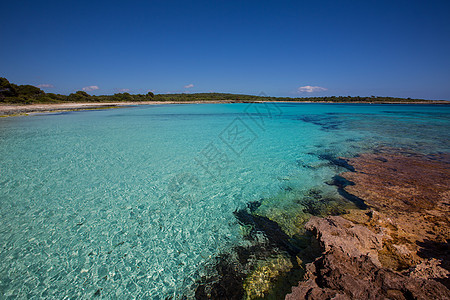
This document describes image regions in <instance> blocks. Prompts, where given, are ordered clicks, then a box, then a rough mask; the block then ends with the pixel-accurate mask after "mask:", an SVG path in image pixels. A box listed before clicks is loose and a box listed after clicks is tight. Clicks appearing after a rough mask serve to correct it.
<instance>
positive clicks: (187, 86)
mask: <svg viewBox="0 0 450 300" xmlns="http://www.w3.org/2000/svg"><path fill="white" fill-rule="evenodd" d="M193 87H194V85H193V84H192V83H191V84H188V85H185V86H184V88H185V89H190V88H193Z"/></svg>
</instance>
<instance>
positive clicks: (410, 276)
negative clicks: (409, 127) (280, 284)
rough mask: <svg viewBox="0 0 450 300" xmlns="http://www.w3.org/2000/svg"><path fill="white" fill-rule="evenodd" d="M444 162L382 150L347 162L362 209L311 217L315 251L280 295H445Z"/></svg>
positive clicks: (351, 189)
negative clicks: (302, 273) (297, 278)
mask: <svg viewBox="0 0 450 300" xmlns="http://www.w3.org/2000/svg"><path fill="white" fill-rule="evenodd" d="M449 162H450V160H449V157H448V156H445V155H429V156H425V155H419V154H412V153H401V154H399V152H398V150H396V151H389V150H383V151H381V152H379V153H376V154H364V155H361V156H359V157H356V158H353V159H349V160H348V163H349V164H350V165H352V166H353V167H354V169H355V170H354V172H346V173H344V174H341V175H342V177H343V178H345V179H346V180H348V182H347V183H346V184H345V185H344V187H343V189H344V191H345V192H347V193H349V194H351V195H353V196H355V197H358V198H360V199H362V200H364V202H365V204H367V205H368V209H366V210H351V211H350V213H348V214H346V215H343V216H342V217H341V216H334V217H326V218H317V217H313V218H311V220H310V221H309V222H308V223H307V225H306V228H307V229H308V230H310V231H311V232H313V233H314V234H315V235H316V238H317V239H318V241H319V243H320V245H321V247H322V249H323V254H322V256H320V257H319V258H318V259H316V260H315V261H314V262H313V263H310V264H308V265H307V273H306V276H305V280H304V281H302V282H300V283H299V285H298V286H297V287H293V288H292V293H291V294H289V295H287V296H286V299H450V290H449V289H448V287H449V279H448V277H449V273H450V272H449V264H450V259H449V256H450V251H449V250H450V247H449V241H450V226H449V225H450V219H449V218H450V189H449V187H450V168H449V167H450V164H449Z"/></svg>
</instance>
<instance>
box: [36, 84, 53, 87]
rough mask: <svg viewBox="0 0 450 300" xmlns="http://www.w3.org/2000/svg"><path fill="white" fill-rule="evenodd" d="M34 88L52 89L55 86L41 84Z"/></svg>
mask: <svg viewBox="0 0 450 300" xmlns="http://www.w3.org/2000/svg"><path fill="white" fill-rule="evenodd" d="M36 87H38V88H54V87H55V86H54V85H53V84H50V83H43V84H38V85H37V86H36Z"/></svg>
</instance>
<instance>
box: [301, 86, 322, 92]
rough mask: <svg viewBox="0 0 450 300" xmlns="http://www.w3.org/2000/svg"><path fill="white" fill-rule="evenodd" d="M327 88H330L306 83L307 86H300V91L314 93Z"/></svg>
mask: <svg viewBox="0 0 450 300" xmlns="http://www.w3.org/2000/svg"><path fill="white" fill-rule="evenodd" d="M326 90H328V89H326V88H324V87H320V86H310V85H305V86H301V87H299V88H298V92H299V93H314V92H323V91H326Z"/></svg>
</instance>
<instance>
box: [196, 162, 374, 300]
mask: <svg viewBox="0 0 450 300" xmlns="http://www.w3.org/2000/svg"><path fill="white" fill-rule="evenodd" d="M320 159H321V160H324V161H326V162H327V163H328V164H333V165H335V166H336V167H340V168H343V169H346V170H349V171H354V168H353V167H352V166H351V165H349V164H348V163H347V161H345V160H344V159H340V158H336V157H334V156H332V155H328V154H323V155H321V156H320ZM351 184H352V182H350V181H348V180H346V179H344V178H343V177H340V176H338V175H336V176H335V177H334V178H333V179H332V180H331V181H330V182H326V183H324V186H325V185H328V186H329V185H333V186H335V187H336V189H337V191H338V195H340V197H339V198H333V197H330V196H327V195H324V193H323V191H321V190H320V189H318V188H312V189H310V190H309V191H308V192H307V193H306V194H304V195H303V196H302V197H299V198H296V199H295V200H294V202H295V203H296V204H298V205H299V206H298V207H299V208H300V209H301V211H299V213H301V214H304V215H306V216H309V217H310V216H322V217H324V216H328V215H341V214H345V213H346V212H347V209H346V208H348V207H352V208H355V207H357V208H361V209H364V208H365V205H364V202H363V200H362V199H360V198H358V197H356V196H353V195H351V194H349V193H347V192H345V190H344V187H345V186H347V185H351ZM286 191H287V192H295V191H294V189H293V188H291V187H287V188H286V189H285V192H286ZM261 205H262V200H258V201H252V202H249V203H247V207H244V208H241V209H238V210H236V211H235V212H234V213H233V214H234V216H235V218H236V220H237V222H238V223H239V225H240V226H241V227H242V228H243V238H244V240H245V241H247V243H246V244H245V245H238V246H234V247H233V248H232V249H231V250H230V251H229V252H227V253H222V254H220V255H218V256H217V257H215V258H214V259H213V262H212V263H211V264H210V265H209V269H208V270H207V274H208V275H207V276H203V277H202V278H200V279H199V280H198V282H197V288H196V291H195V298H196V299H258V298H263V297H264V298H265V299H281V298H284V296H285V295H286V294H288V293H290V292H291V288H292V286H295V285H297V284H298V282H299V281H300V280H302V278H303V276H304V274H305V266H306V264H307V263H310V262H312V261H314V260H315V259H316V258H317V257H318V256H320V254H321V249H320V247H319V244H318V241H317V240H316V238H315V237H314V236H313V235H312V234H311V233H310V232H309V231H302V230H299V231H298V232H297V233H295V234H293V235H289V234H288V233H287V232H285V230H283V228H282V226H280V224H278V223H277V222H276V221H274V220H271V219H270V218H269V217H267V216H264V215H262V214H261V212H260V211H259V208H260V207H261ZM309 217H307V218H306V219H305V220H304V222H305V223H306V221H307V220H308V219H309ZM273 260H276V261H277V263H278V264H279V265H282V267H281V270H275V271H273V269H276V268H277V266H276V264H275V265H273V264H272V265H271V268H272V270H271V268H265V265H267V264H270V262H271V261H273ZM280 261H281V263H280ZM258 272H260V273H264V272H265V274H264V275H263V274H259V273H258ZM271 272H273V274H270V273H271ZM267 273H269V274H267ZM258 275H261V276H259V277H258ZM252 279H253V281H255V282H252ZM258 282H259V283H258Z"/></svg>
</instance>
